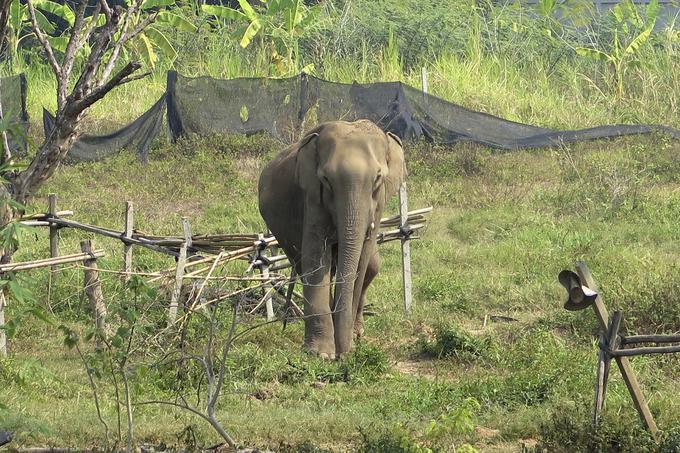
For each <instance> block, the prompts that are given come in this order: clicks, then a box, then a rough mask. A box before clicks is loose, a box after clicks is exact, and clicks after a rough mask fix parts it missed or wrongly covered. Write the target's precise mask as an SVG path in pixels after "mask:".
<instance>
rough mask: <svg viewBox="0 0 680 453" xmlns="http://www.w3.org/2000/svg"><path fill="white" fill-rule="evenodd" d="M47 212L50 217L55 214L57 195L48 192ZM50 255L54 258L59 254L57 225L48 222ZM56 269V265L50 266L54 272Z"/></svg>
mask: <svg viewBox="0 0 680 453" xmlns="http://www.w3.org/2000/svg"><path fill="white" fill-rule="evenodd" d="M47 213H48V215H49V217H50V218H54V217H56V216H57V195H56V194H53V193H51V194H49V195H48V196H47ZM50 256H51V257H52V258H56V257H58V256H59V227H58V226H57V225H56V224H54V223H50ZM56 270H57V266H56V265H55V266H52V269H51V272H52V274H54V273H55V272H56Z"/></svg>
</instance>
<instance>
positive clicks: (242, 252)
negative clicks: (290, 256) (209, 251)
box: [149, 236, 278, 283]
mask: <svg viewBox="0 0 680 453" xmlns="http://www.w3.org/2000/svg"><path fill="white" fill-rule="evenodd" d="M264 241H265V243H266V245H267V247H271V246H274V245H277V244H278V242H277V241H276V239H274V237H273V236H271V237H269V238H265V239H264ZM255 250H257V246H256V245H255V244H251V245H250V246H249V247H243V248H241V249H238V250H234V251H229V252H224V253H223V254H222V255H221V256H220V258H219V262H220V263H225V262H228V261H233V260H235V259H238V258H241V257H243V256H246V255H248V254H249V253H251V252H254V251H255ZM215 259H217V257H216V256H210V257H207V258H201V259H199V260H196V261H190V262H188V263H187V264H186V265H185V266H184V268H185V269H186V268H189V267H195V266H198V265H201V264H209V263H210V264H211V263H212V262H213V261H215ZM208 269H209V266H208V267H207V268H205V269H200V270H198V271H193V272H189V273H187V275H189V276H191V275H196V274H198V273H201V272H205V271H207V270H208ZM172 272H174V267H173V268H168V269H165V270H164V271H161V273H162V274H163V275H162V276H160V277H156V278H152V279H151V280H149V283H151V282H155V281H157V280H160V279H162V278H166V277H168V276H169V274H170V273H172Z"/></svg>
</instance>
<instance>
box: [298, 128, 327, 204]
mask: <svg viewBox="0 0 680 453" xmlns="http://www.w3.org/2000/svg"><path fill="white" fill-rule="evenodd" d="M318 136H319V134H318V133H317V132H312V133H311V134H308V135H306V136H305V137H304V138H303V139H302V140H300V141H299V142H298V151H297V155H296V156H295V183H296V184H297V185H298V187H300V188H301V189H302V191H303V192H305V194H306V196H307V197H308V198H309V199H311V200H312V201H314V202H315V203H317V204H321V182H320V181H319V177H318V176H317V174H316V172H317V168H318V165H319V156H318V153H317V149H316V141H317V140H316V139H317V137H318Z"/></svg>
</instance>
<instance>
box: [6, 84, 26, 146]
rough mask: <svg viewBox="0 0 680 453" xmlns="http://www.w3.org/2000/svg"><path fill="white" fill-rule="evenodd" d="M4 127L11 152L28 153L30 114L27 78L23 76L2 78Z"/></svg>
mask: <svg viewBox="0 0 680 453" xmlns="http://www.w3.org/2000/svg"><path fill="white" fill-rule="evenodd" d="M0 106H2V118H3V119H2V125H0V127H2V128H3V129H5V130H6V131H7V133H8V134H7V140H8V142H9V147H10V150H11V151H12V152H13V153H16V152H17V151H19V152H21V151H26V149H27V137H28V113H27V112H26V77H24V75H23V74H20V75H17V76H12V77H2V78H0Z"/></svg>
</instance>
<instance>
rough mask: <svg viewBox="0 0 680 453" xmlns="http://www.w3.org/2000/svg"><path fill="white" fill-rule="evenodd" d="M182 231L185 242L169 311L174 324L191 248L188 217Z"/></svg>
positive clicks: (169, 320) (170, 320) (180, 255)
mask: <svg viewBox="0 0 680 453" xmlns="http://www.w3.org/2000/svg"><path fill="white" fill-rule="evenodd" d="M182 229H183V230H184V242H183V243H182V246H181V247H180V249H179V257H178V258H177V269H176V271H175V287H174V289H173V291H172V296H171V298H170V308H169V309H168V322H169V323H170V324H172V323H174V322H175V320H176V319H177V310H178V308H179V298H180V296H181V294H182V281H183V280H184V267H185V266H186V263H187V252H188V250H189V247H191V225H189V220H188V219H187V218H186V217H182Z"/></svg>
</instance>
